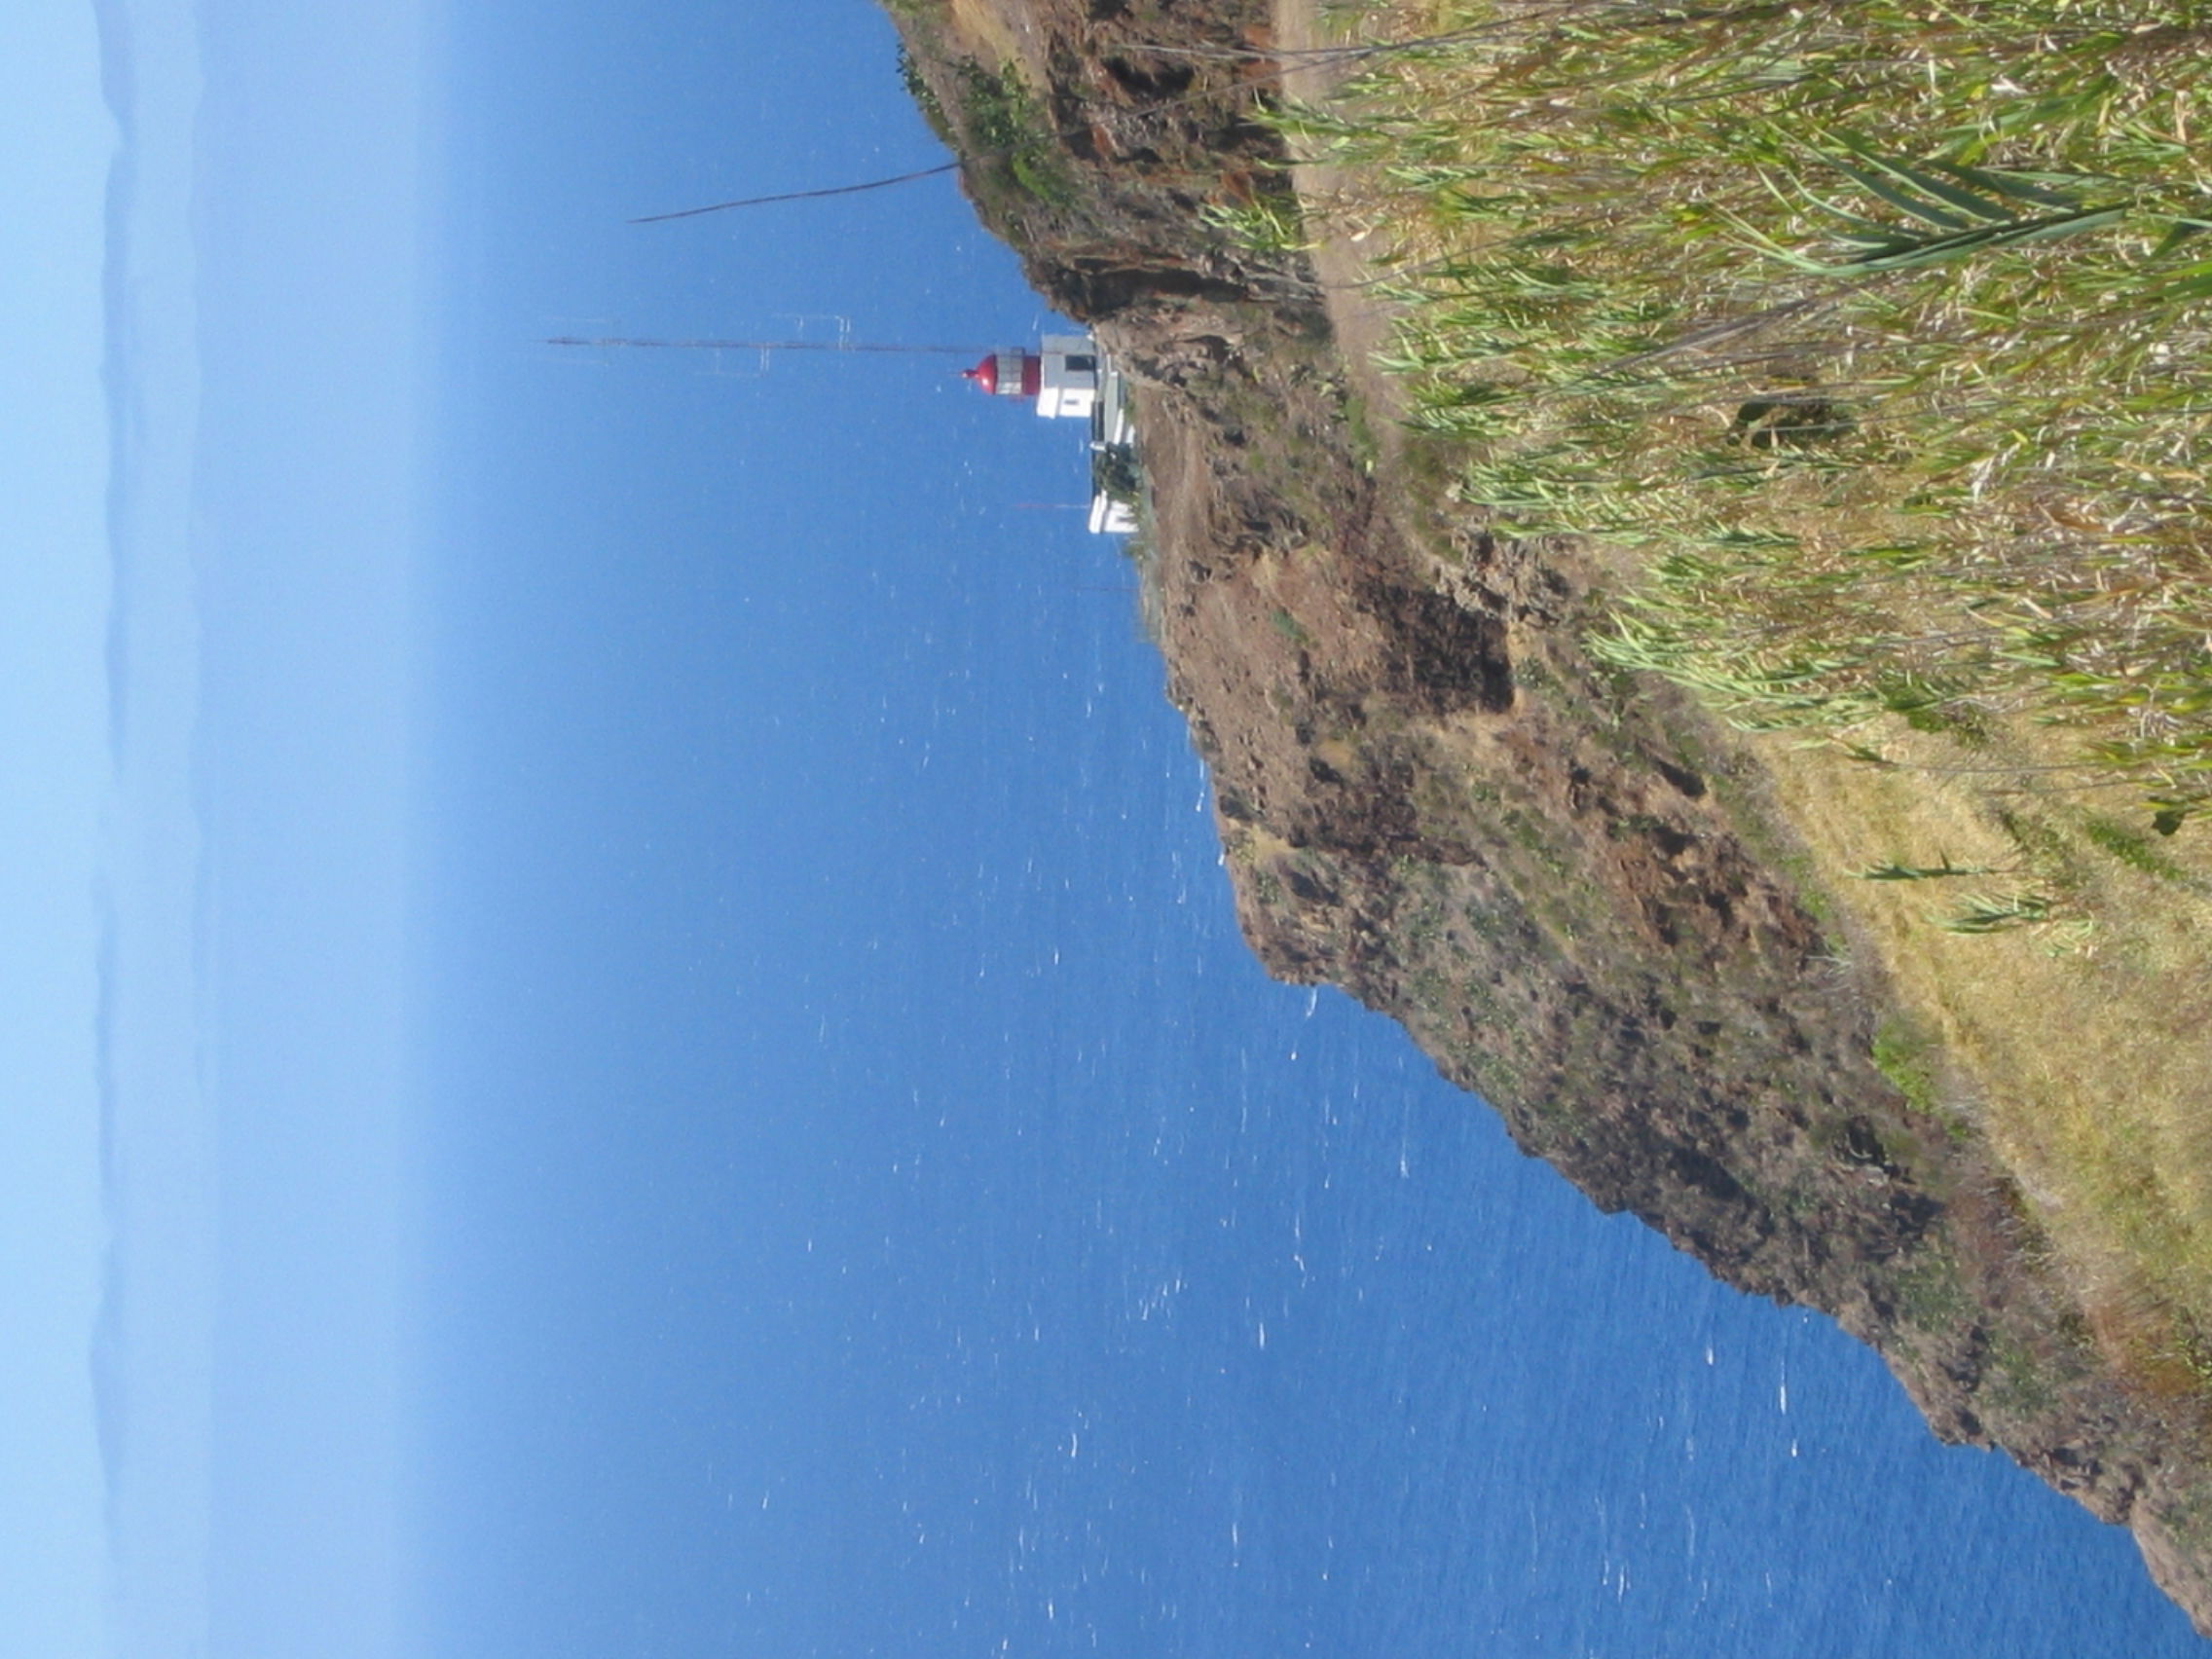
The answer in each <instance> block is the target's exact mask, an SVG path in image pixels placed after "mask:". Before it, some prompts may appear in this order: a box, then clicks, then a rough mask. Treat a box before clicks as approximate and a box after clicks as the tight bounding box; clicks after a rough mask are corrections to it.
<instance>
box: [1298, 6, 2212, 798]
mask: <svg viewBox="0 0 2212 1659" xmlns="http://www.w3.org/2000/svg"><path fill="white" fill-rule="evenodd" d="M1368 32H1369V33H1370V34H1371V35H1374V36H1377V37H1383V38H1403V39H1421V40H1425V41H1428V42H1430V43H1431V44H1428V45H1426V46H1423V47H1421V48H1419V49H1418V50H1410V51H1404V52H1397V53H1388V54H1383V55H1377V56H1375V57H1373V58H1371V59H1370V60H1369V62H1370V67H1368V68H1367V69H1366V70H1365V72H1364V73H1363V74H1362V75H1361V76H1360V77H1359V78H1358V79H1357V80H1356V81H1354V82H1353V83H1352V84H1351V85H1350V86H1349V87H1348V88H1347V89H1346V92H1344V93H1343V94H1342V96H1341V98H1340V99H1339V101H1337V102H1335V103H1332V104H1331V105H1329V106H1327V107H1324V108H1318V109H1315V108H1290V109H1286V110H1282V111H1279V112H1277V115H1276V119H1277V120H1278V121H1279V122H1280V123H1281V124H1282V125H1283V127H1284V128H1285V129H1287V130H1288V131H1290V132H1291V133H1292V134H1293V136H1294V137H1295V138H1296V139H1297V140H1298V141H1299V142H1300V143H1301V144H1302V145H1303V146H1304V147H1305V148H1306V149H1307V150H1308V151H1309V153H1319V154H1321V155H1323V156H1325V157H1327V158H1329V159H1333V160H1337V161H1340V162H1344V163H1347V164H1350V165H1352V166H1359V167H1362V168H1364V169H1365V172H1366V175H1367V176H1368V177H1370V178H1371V179H1374V180H1377V181H1378V200H1377V201H1375V202H1373V203H1368V204H1367V209H1366V210H1367V211H1368V212H1369V214H1370V215H1371V216H1372V217H1373V218H1374V219H1375V220H1377V221H1380V222H1381V223H1382V224H1383V225H1385V226H1386V227H1387V228H1388V229H1389V230H1390V231H1391V232H1393V233H1394V234H1395V237H1396V241H1395V245H1394V248H1393V249H1392V251H1391V252H1390V253H1389V254H1388V255H1387V256H1386V264H1387V265H1388V266H1389V268H1390V269H1392V270H1393V272H1394V284H1393V286H1392V287H1391V289H1390V290H1389V291H1390V293H1391V294H1392V296H1393V297H1394V298H1395V299H1397V300H1398V301H1399V302H1400V303H1401V305H1402V307H1403V311H1402V317H1403V320H1402V323H1401V326H1400V328H1399V331H1398V337H1397V341H1396V345H1395V347H1394V350H1393V351H1392V353H1391V355H1390V358H1389V363H1388V366H1389V367H1391V368H1394V369H1395V370H1396V371H1397V372H1398V373H1399V374H1401V375H1402V376H1403V377H1404V378H1405V381H1406V383H1407V385H1408V387H1409V388H1410V392H1411V401H1412V421H1413V424H1415V425H1416V427H1417V428H1419V429H1421V430H1425V431H1428V432H1431V433H1435V434H1439V435H1441V436H1444V437H1446V438H1449V439H1451V440H1453V441H1455V442H1456V444H1457V445H1459V446H1460V448H1461V455H1462V460H1461V462H1460V466H1459V470H1458V476H1457V479H1456V491H1457V494H1458V496H1459V498H1461V499H1462V500H1464V501H1465V502H1467V503H1468V504H1470V505H1471V506H1474V507H1477V508H1480V509H1482V510H1483V511H1485V512H1487V513H1488V514H1489V515H1490V516H1491V519H1492V521H1493V524H1494V525H1495V526H1496V527H1497V528H1499V529H1501V530H1505V531H1508V532H1519V533H1527V534H1533V533H1540V532H1556V531H1567V532H1575V533H1579V534H1581V535H1587V536H1590V537H1594V538H1597V539H1600V540H1602V541H1604V542H1607V543H1610V544H1613V545H1615V546H1617V547H1619V548H1622V549H1624V550H1626V551H1627V552H1628V553H1629V554H1630V555H1631V556H1633V557H1634V558H1635V559H1636V560H1637V561H1638V562H1639V563H1640V564H1641V569H1642V571H1643V572H1644V581H1643V583H1642V585H1641V587H1640V588H1639V589H1638V590H1637V591H1636V593H1635V594H1634V595H1633V596H1631V597H1630V598H1629V599H1627V600H1626V601H1625V602H1623V603H1622V604H1620V606H1619V607H1618V609H1617V614H1616V618H1615V622H1614V625H1613V627H1612V628H1611V629H1610V631H1609V632H1608V633H1606V635H1605V636H1604V638H1602V639H1601V640H1600V641H1599V646H1600V648H1601V650H1602V652H1603V653H1604V655H1606V656H1607V657H1608V658H1609V660H1611V661H1614V662H1616V663H1619V664H1622V665H1624V666H1628V667H1634V668H1640V669H1648V670H1654V671H1656V672H1658V673H1661V674H1664V675H1666V676H1668V677H1670V678H1672V679H1674V680H1676V681H1677V682H1681V683H1683V684H1685V685H1688V686H1690V687H1692V688H1693V689H1695V690H1696V691H1698V692H1699V693H1700V694H1702V695H1703V696H1705V697H1706V698H1708V699H1709V700H1711V701H1712V702H1714V703H1715V704H1716V705H1717V706H1719V707H1720V708H1721V709H1723V710H1724V711H1725V712H1727V713H1728V714H1729V715H1730V716H1731V717H1732V718H1734V719H1738V720H1739V721H1741V722H1743V723H1746V724H1752V725H1766V726H1802V727H1810V728H1814V729H1818V730H1827V731H1851V730H1853V729H1855V728H1858V727H1862V726H1866V725H1869V724H1870V723H1879V722H1880V721H1882V720H1884V719H1887V718H1890V717H1897V718H1900V719H1904V720H1906V721H1907V722H1909V723H1911V724H1913V725H1915V726H1917V727H1920V728H1922V729H1943V730H1948V731H1951V732H1954V733H1955V734H1958V735H1960V736H1961V737H1962V738H1972V737H1974V736H1976V735H1977V734H1980V733H1982V732H1984V731H1986V729H1987V728H1988V726H1989V723H1990V722H1991V720H1992V719H2025V720H2032V721H2044V722H2048V723H2050V724H2052V725H2055V726H2058V727H2060V728H2063V729H2064V730H2065V731H2066V732H2068V733H2069V734H2071V738H2070V744H2069V746H2068V747H2067V749H2066V750H2065V751H2064V760H2063V764H2064V765H2065V766H2068V767H2072V768H2074V769H2075V775H2073V776H2063V777H2062V776H2059V775H2057V774H2056V773H2054V774H2053V776H2052V777H2051V779H2050V782H2051V784H2052V786H2053V787H2065V786H2067V785H2070V784H2073V783H2077V782H2094V783H2096V784H2099V785H2100V786H2101V785H2102V784H2103V783H2104V782H2105V781H2106V780H2109V779H2113V778H2120V779H2124V780H2126V781H2127V783H2128V785H2129V787H2130V788H2131V789H2132V790H2133V792H2134V793H2135V795H2136V798H2137V799H2138V800H2139V801H2140V802H2141V810H2142V811H2143V812H2144V814H2145V818H2146V822H2147V823H2149V824H2154V825H2155V826H2156V827H2157V828H2158V829H2159V830H2163V831H2167V832H2170V830H2172V829H2173V828H2175V827H2178V825H2179V824H2180V822H2181V821H2182V820H2183V819H2185V818H2186V817H2187V816H2188V815H2189V814H2191V813H2192V812H2194V811H2195V810H2197V809H2198V808H2199V807H2201V806H2202V805H2204V804H2205V803H2206V802H2208V801H2212V657H2208V654H2207V650H2206V641H2207V639H2208V638H2212V510H2208V506H2207V500H2206V492H2205V479H2206V466H2207V462H2208V459H2212V457H2208V454H2207V441H2208V434H2212V350H2208V348H2212V237H2205V236H2203V235H2202V233H2203V232H2204V231H2205V230H2207V229H2208V228H2212V149H2208V148H2207V146H2206V145H2205V144H2204V143H2203V142H2202V141H2200V140H2199V138H2198V136H2197V134H2198V133H2199V132H2201V131H2204V130H2206V129H2207V126H2208V123H2212V92H2208V91H2207V90H2206V89H2208V88H2212V74H2208V73H2207V72H2206V71H2207V70H2212V31H2208V30H2207V29H2206V27H2205V25H2204V24H2202V23H2200V21H2199V8H2198V7H2197V6H2196V4H2194V0H2165V3H2158V0H2153V3H2151V4H2137V3H2124V4H2123V3H2120V0H2085V3H2074V0H1987V3H1984V4H1978V5H1967V6H1957V7H1948V8H1942V7H1929V6H1926V5H1921V4H1908V3H1904V0H1860V3H1857V4H1852V5H1849V6H1843V5H1835V4H1829V5H1809V6H1799V7H1784V6H1770V5H1757V4H1753V5H1745V6H1731V7H1722V8H1717V9H1710V10H1704V11H1692V12H1685V11H1684V10H1683V9H1681V8H1679V7H1675V6H1666V5H1657V4H1648V3H1645V0H1589V3H1580V4H1568V5H1564V6H1559V5H1548V6H1531V5H1522V4H1512V3H1506V0H1404V3H1401V4H1390V5H1378V6H1376V7H1374V8H1372V9H1371V12H1370V15H1369V23H1368Z"/></svg>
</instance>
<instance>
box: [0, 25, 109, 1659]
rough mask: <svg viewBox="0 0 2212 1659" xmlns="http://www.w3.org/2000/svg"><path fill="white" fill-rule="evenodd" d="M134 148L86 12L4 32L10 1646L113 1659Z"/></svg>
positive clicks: (4, 1166)
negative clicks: (102, 1348) (114, 917)
mask: <svg viewBox="0 0 2212 1659" xmlns="http://www.w3.org/2000/svg"><path fill="white" fill-rule="evenodd" d="M115 147H116V131H115V127H114V123H113V122H112V121H111V120H110V118H109V115H108V112H107V109H106V108H105V106H104V105H103V103H102V102H101V98H100V84H99V43H98V39H97V36H96V34H95V31H94V27H93V19H92V12H91V10H90V9H89V8H88V7H86V6H83V5H81V4H71V3H62V0H56V3H53V4H36V5H21V6H15V7H11V8H8V9H7V11H6V14H5V16H4V17H0V223H5V224H6V225H7V226H8V227H9V228H8V231H7V233H6V234H7V236H8V239H9V249H8V254H7V257H5V258H0V499H5V500H6V501H7V502H8V508H9V511H8V521H9V530H8V533H7V535H6V538H5V552H4V554H0V776H4V777H5V778H6V779H7V780H8V785H7V788H6V789H5V790H4V791H0V916H5V917H6V918H7V924H8V925H7V934H8V938H7V942H6V945H5V947H4V949H0V1054H5V1055H6V1056H7V1060H6V1064H5V1066H4V1067H0V1075H4V1076H5V1079H6V1082H5V1084H4V1085H0V1170H4V1171H5V1172H6V1173H5V1175H4V1176H0V1330H5V1331H6V1332H7V1333H8V1336H7V1340H6V1342H5V1344H0V1420H4V1421H5V1422H6V1423H7V1424H8V1428H7V1431H6V1433H5V1434H4V1435H0V1647H5V1648H6V1649H7V1650H8V1651H10V1652H17V1653H47V1652H53V1653H82V1652H87V1651H90V1650H91V1645H92V1642H93V1641H96V1640H97V1636H98V1630H99V1608H100V1593H101V1559H102V1548H101V1543H102V1534H101V1531H100V1514H99V1493H100V1485H99V1463H98V1451H97V1447H96V1444H95V1441H94V1436H93V1414H92V1380H91V1370H90V1366H89V1363H88V1360H87V1354H88V1351H89V1348H90V1346H91V1342H92V1321H93V1317H94V1313H95V1309H96V1307H97V1302H98V1295H99V1265H100V1250H101V1242H102V1235H103V1227H102V1222H101V1215H100V1199H99V1181H98V1169H99V1162H98V1155H99V1101H98V1093H97V1085H96V1082H95V1078H96V1070H97V1067H96V1048H95V1045H96V1031H97V1002H98V976H97V965H98V954H99V917H98V909H97V904H96V902H95V897H94V885H95V881H96V879H97V844H98V830H99V814H100V809H101V804H102V798H103V794H104V792H105V789H106V786H107V778H108V764H107V754H106V743H105V736H106V724H107V684H106V666H105V662H104V658H103V651H104V646H105V642H106V633H107V612H108V564H107V558H106V530H105V506H106V490H107V477H108V453H107V412H106V409H105V407H104V404H103V400H102V397H101V390H100V362H101V353H102V347H103V329H102V317H101V306H100V268H101V259H102V254H103V249H104V244H105V239H104V235H103V225H102V219H101V192H102V189H103V187H104V185H105V182H106V174H107V170H108V165H109V161H110V158H111V157H112V156H113V154H114V152H115Z"/></svg>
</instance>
